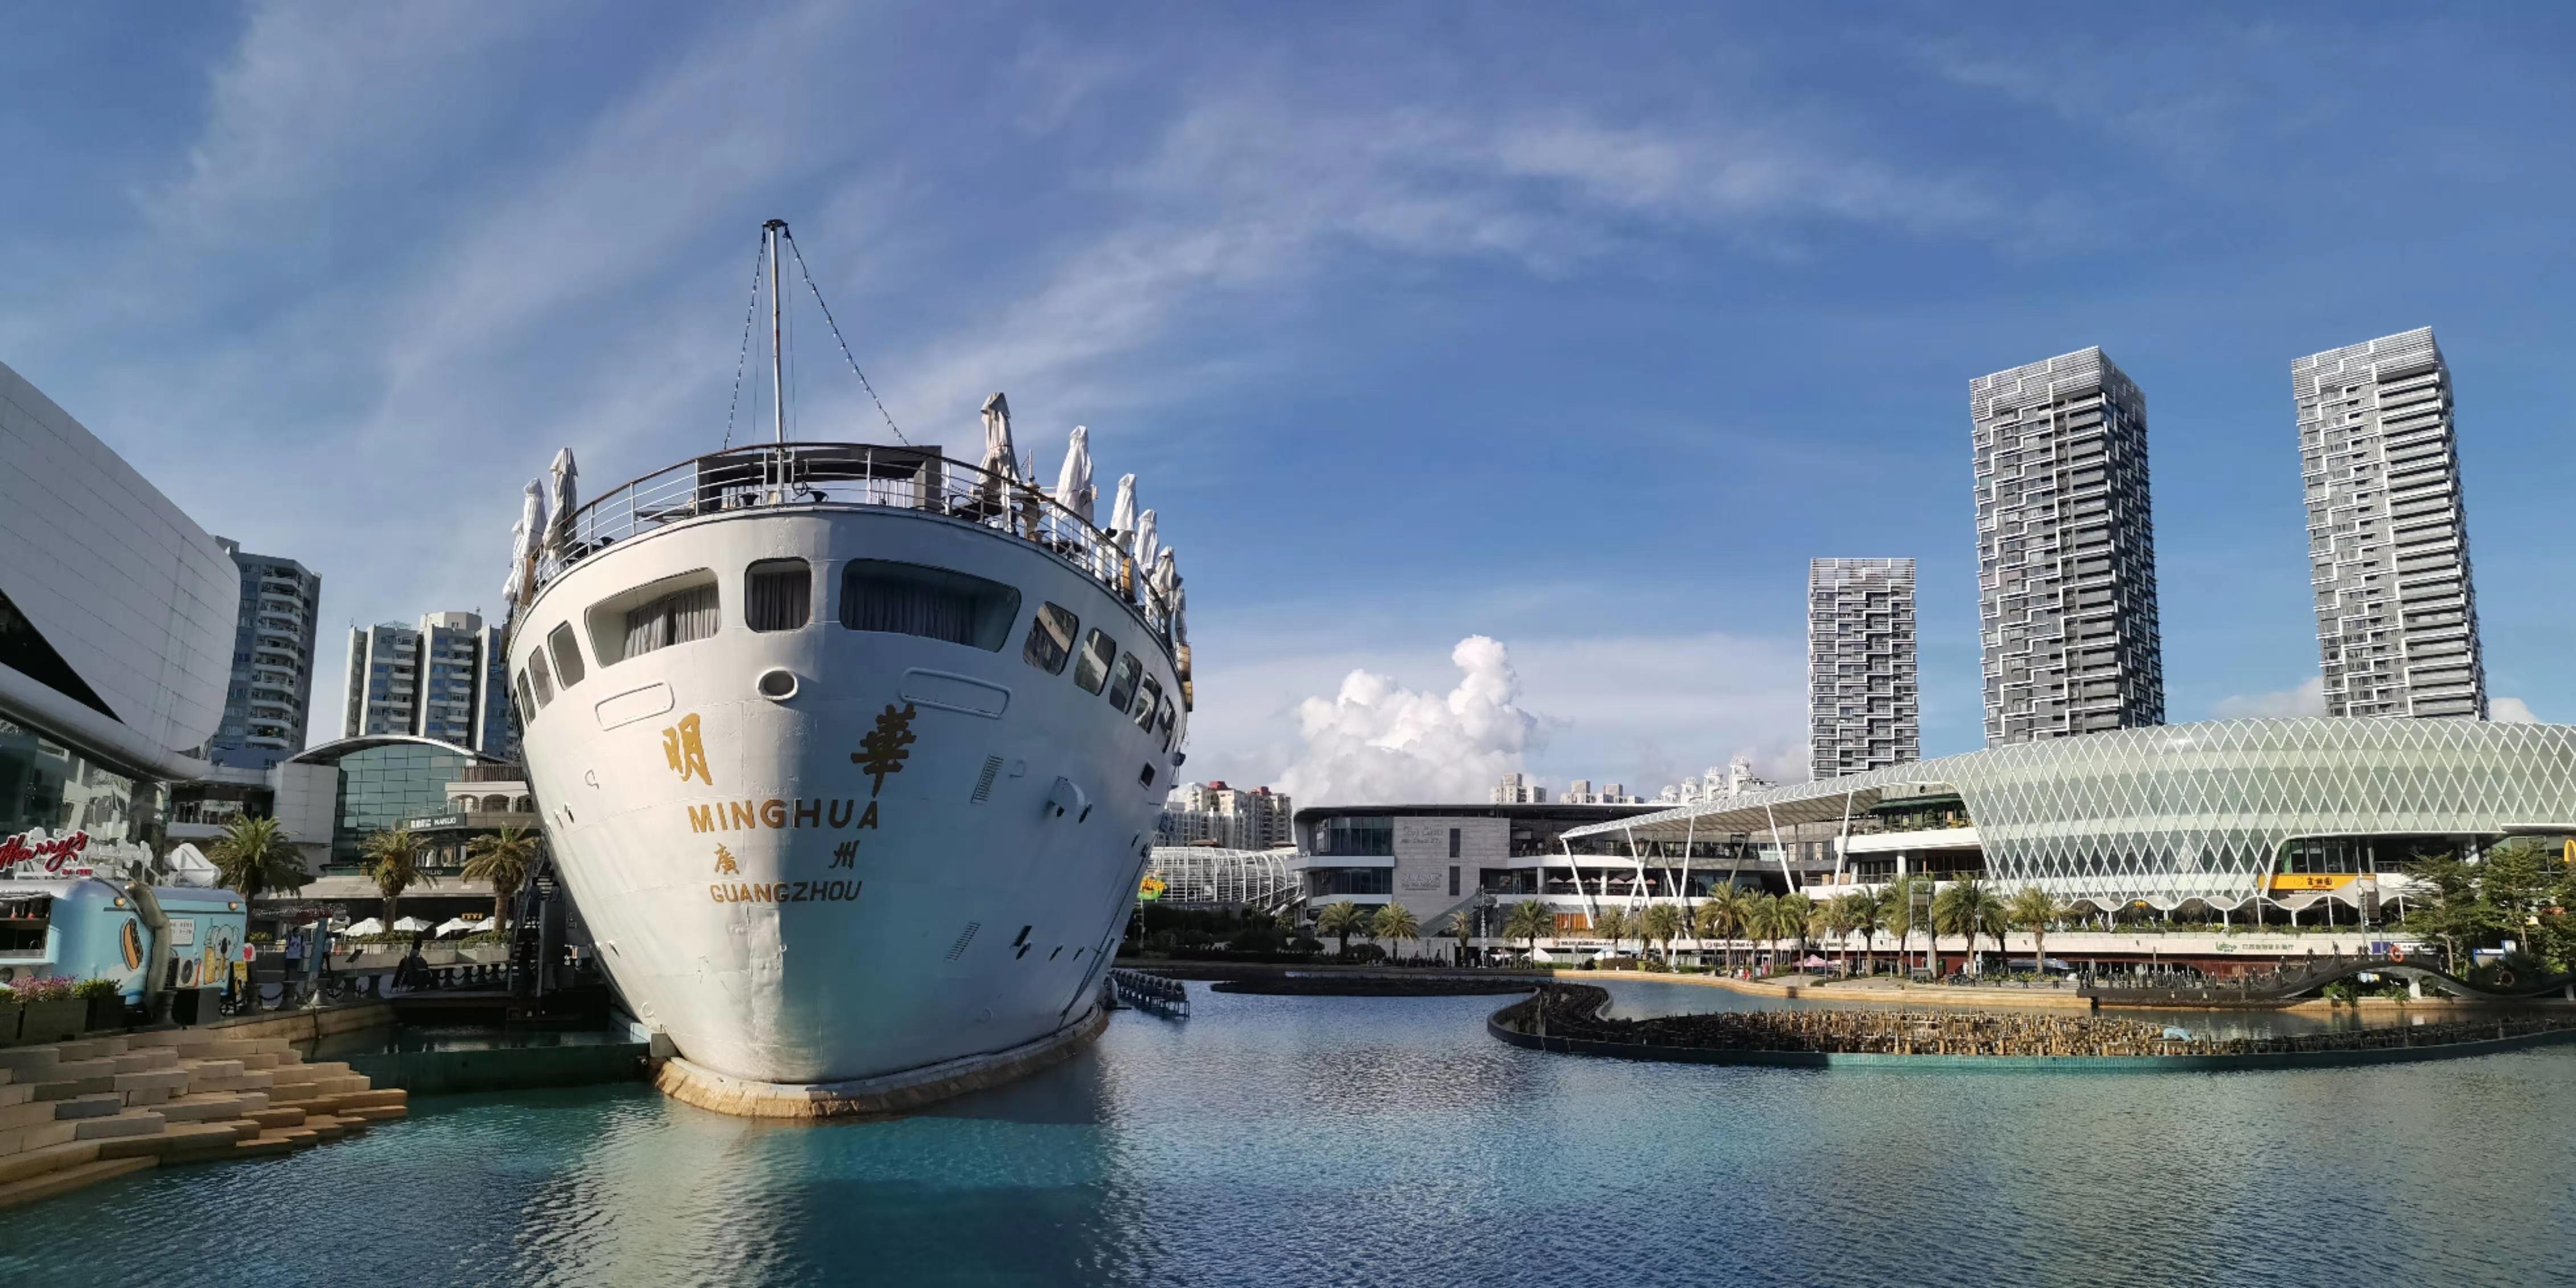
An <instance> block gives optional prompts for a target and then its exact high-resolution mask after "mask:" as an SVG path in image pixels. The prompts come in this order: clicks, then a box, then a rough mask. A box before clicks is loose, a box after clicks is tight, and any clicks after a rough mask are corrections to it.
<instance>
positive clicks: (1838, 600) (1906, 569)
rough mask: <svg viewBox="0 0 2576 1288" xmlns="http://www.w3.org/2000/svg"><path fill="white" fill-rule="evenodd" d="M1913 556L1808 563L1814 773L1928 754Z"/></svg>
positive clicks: (1809, 739)
mask: <svg viewBox="0 0 2576 1288" xmlns="http://www.w3.org/2000/svg"><path fill="white" fill-rule="evenodd" d="M1914 686H1915V660H1914V561H1913V560H1911V559H1816V560H1811V561H1810V562H1809V563H1808V564H1807V762H1808V765H1809V769H1810V772H1812V773H1813V774H1814V775H1815V776H1816V777H1818V778H1832V777H1835V776H1836V775H1839V774H1857V773H1861V772H1863V771H1865V770H1871V769H1885V768H1887V767H1889V766H1891V765H1902V764H1907V763H1909V762H1912V761H1916V760H1920V759H1922V758H1923V726H1922V718H1921V715H1920V713H1919V709H1918V707H1917V706H1916V699H1915V689H1914Z"/></svg>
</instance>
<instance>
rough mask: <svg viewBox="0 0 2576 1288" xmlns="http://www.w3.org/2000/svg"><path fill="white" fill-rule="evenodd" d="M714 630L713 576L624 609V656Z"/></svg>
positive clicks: (706, 636) (695, 637)
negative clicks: (696, 583) (683, 588)
mask: <svg viewBox="0 0 2576 1288" xmlns="http://www.w3.org/2000/svg"><path fill="white" fill-rule="evenodd" d="M715 633H716V586H715V581H714V579H713V578H709V579H708V580H707V581H705V582H702V583H700V584H698V585H695V586H691V587H689V588H687V589H685V590H675V591H672V592H671V593H669V594H667V595H663V596H661V597H660V598H657V599H651V600H647V601H645V602H644V603H642V604H640V605H637V606H636V607H634V608H630V609H627V610H626V651H625V653H624V654H623V656H625V657H637V656H641V655H643V654H646V653H650V652H652V651H653V650H655V649H660V648H669V647H670V646H672V645H674V644H686V643H688V642H689V641H691V640H702V639H706V638H708V637H709V636H712V635H714V634H715Z"/></svg>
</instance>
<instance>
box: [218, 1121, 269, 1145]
mask: <svg viewBox="0 0 2576 1288" xmlns="http://www.w3.org/2000/svg"><path fill="white" fill-rule="evenodd" d="M215 1125H216V1126H218V1127H224V1128H229V1129H230V1130H231V1131H232V1134H233V1139H234V1140H258V1139H259V1134H260V1133H261V1132H264V1131H267V1130H268V1129H267V1128H265V1127H262V1126H260V1125H259V1124H258V1123H255V1122H252V1121H251V1120H249V1119H247V1118H227V1119H225V1120H223V1121H222V1122H219V1123H216V1124H215Z"/></svg>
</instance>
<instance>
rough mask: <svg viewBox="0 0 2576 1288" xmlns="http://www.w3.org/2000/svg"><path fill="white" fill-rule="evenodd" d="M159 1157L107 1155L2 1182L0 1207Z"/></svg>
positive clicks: (103, 1177)
mask: <svg viewBox="0 0 2576 1288" xmlns="http://www.w3.org/2000/svg"><path fill="white" fill-rule="evenodd" d="M158 1161H160V1160H158V1159H153V1158H108V1159H101V1160H99V1161H97V1162H95V1163H82V1164H80V1165H79V1166H77V1167H65V1168H60V1169H57V1170H55V1171H52V1172H48V1173H46V1174H44V1175H42V1176H36V1177H30V1178H28V1179H27V1180H23V1181H12V1182H10V1183H8V1184H6V1185H0V1208H13V1207H16V1206H18V1205H19V1204H22V1203H33V1202H35V1201H36V1200H38V1199H49V1198H52V1197H54V1196H55V1195H57V1194H69V1193H71V1192H72V1191H73V1190H77V1189H80V1188H82V1187H84V1186H89V1185H96V1184H98V1183H99V1182H100V1181H105V1180H111V1179H114V1178H116V1177H119V1176H123V1175H125V1174H126V1173H128V1172H139V1171H142V1170H143V1169H145V1168H147V1167H150V1166H152V1165H153V1164H154V1163H156V1162H158Z"/></svg>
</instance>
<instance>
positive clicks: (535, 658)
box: [527, 650, 555, 707]
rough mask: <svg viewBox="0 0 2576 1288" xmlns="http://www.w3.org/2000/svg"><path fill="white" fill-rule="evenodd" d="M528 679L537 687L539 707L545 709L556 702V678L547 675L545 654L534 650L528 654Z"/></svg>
mask: <svg viewBox="0 0 2576 1288" xmlns="http://www.w3.org/2000/svg"><path fill="white" fill-rule="evenodd" d="M527 679H528V683H530V684H532V685H535V686H536V689H537V705H538V706H540V707H543V706H545V705H547V704H549V703H551V702H553V701H554V700H555V684H554V677H553V676H550V675H547V674H546V655H545V654H543V653H539V652H536V651H534V650H531V651H530V652H529V653H528V670H527Z"/></svg>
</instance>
